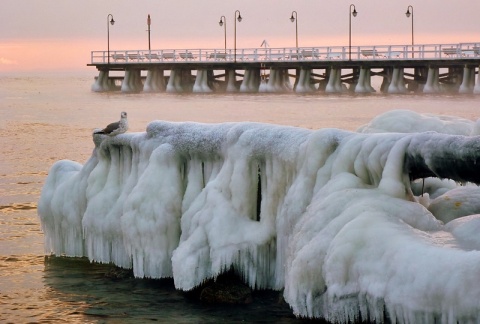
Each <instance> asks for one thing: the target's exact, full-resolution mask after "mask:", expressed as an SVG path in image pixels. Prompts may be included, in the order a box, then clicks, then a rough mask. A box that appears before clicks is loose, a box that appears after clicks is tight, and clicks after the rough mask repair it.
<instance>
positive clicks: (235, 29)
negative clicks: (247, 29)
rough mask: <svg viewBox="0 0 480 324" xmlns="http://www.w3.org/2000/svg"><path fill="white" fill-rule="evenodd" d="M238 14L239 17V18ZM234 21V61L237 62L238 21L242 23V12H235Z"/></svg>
mask: <svg viewBox="0 0 480 324" xmlns="http://www.w3.org/2000/svg"><path fill="white" fill-rule="evenodd" d="M237 13H238V16H237ZM233 19H234V21H233V22H234V35H233V36H234V38H233V43H234V44H233V61H234V62H237V20H238V22H241V21H242V16H241V15H240V10H235V17H234V18H233Z"/></svg>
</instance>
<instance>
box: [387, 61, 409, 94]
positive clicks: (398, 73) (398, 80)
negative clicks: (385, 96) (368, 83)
mask: <svg viewBox="0 0 480 324" xmlns="http://www.w3.org/2000/svg"><path fill="white" fill-rule="evenodd" d="M406 91H407V88H406V87H405V81H404V80H403V68H398V67H396V68H394V69H393V73H392V80H391V82H390V85H389V86H388V93H405V92H406Z"/></svg>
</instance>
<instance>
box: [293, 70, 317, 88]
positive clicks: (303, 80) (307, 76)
mask: <svg viewBox="0 0 480 324" xmlns="http://www.w3.org/2000/svg"><path fill="white" fill-rule="evenodd" d="M311 77H312V70H311V69H303V68H302V69H300V74H299V75H298V80H297V82H296V84H297V86H296V88H295V92H298V93H308V92H313V91H315V86H314V85H312V82H311Z"/></svg>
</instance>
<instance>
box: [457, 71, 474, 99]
mask: <svg viewBox="0 0 480 324" xmlns="http://www.w3.org/2000/svg"><path fill="white" fill-rule="evenodd" d="M472 72H473V73H472ZM472 76H473V79H472ZM474 84H475V68H473V69H472V68H471V67H469V66H465V67H464V68H463V78H462V84H461V85H460V88H458V92H459V93H472V92H473V87H474Z"/></svg>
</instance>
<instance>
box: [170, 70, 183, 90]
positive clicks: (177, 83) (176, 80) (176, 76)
mask: <svg viewBox="0 0 480 324" xmlns="http://www.w3.org/2000/svg"><path fill="white" fill-rule="evenodd" d="M181 79H182V71H181V70H178V69H172V70H171V71H170V77H169V78H168V83H167V89H166V90H167V92H172V93H173V92H183V89H182V86H181Z"/></svg>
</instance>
